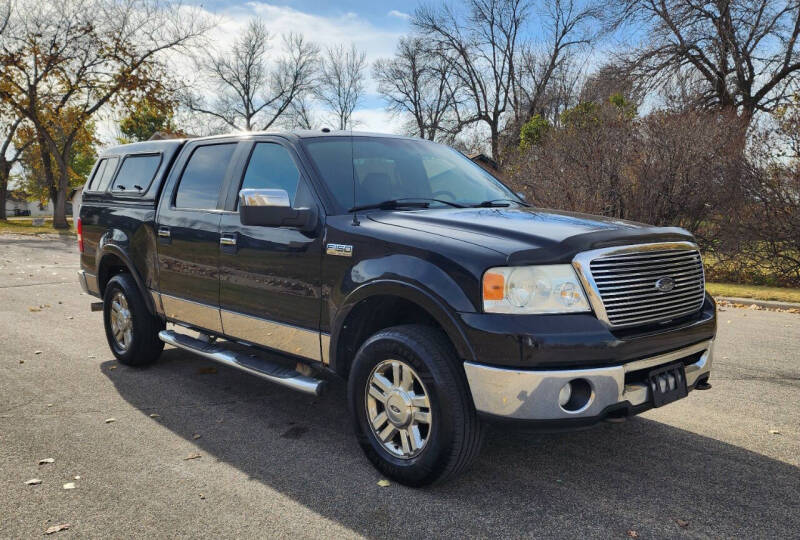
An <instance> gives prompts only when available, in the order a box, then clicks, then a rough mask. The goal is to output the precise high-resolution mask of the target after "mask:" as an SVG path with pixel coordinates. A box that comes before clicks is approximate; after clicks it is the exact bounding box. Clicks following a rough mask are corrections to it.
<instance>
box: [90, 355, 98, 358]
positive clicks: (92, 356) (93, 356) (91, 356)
mask: <svg viewBox="0 0 800 540" xmlns="http://www.w3.org/2000/svg"><path fill="white" fill-rule="evenodd" d="M89 358H97V357H96V356H95V355H93V354H90V355H89Z"/></svg>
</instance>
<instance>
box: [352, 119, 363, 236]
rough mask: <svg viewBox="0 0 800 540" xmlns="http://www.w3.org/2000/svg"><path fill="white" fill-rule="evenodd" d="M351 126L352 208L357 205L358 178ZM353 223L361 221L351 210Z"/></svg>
mask: <svg viewBox="0 0 800 540" xmlns="http://www.w3.org/2000/svg"><path fill="white" fill-rule="evenodd" d="M353 146H354V144H353V126H352V125H351V126H350V165H351V167H352V168H353V208H355V207H356V206H358V199H357V198H356V183H357V182H358V179H357V178H356V156H355V151H354V150H353ZM353 225H354V226H356V227H358V226H359V225H361V222H360V221H358V212H357V211H356V210H353Z"/></svg>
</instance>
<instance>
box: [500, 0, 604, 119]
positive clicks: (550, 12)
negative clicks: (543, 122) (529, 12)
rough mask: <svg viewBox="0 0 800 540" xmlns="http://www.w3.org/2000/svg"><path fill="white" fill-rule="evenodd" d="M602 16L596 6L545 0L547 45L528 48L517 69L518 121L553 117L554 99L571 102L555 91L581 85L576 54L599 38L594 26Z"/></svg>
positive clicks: (528, 46)
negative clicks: (536, 115)
mask: <svg viewBox="0 0 800 540" xmlns="http://www.w3.org/2000/svg"><path fill="white" fill-rule="evenodd" d="M599 14H600V10H599V8H598V7H597V6H595V5H592V4H588V5H587V4H584V3H578V2H576V1H575V0H545V2H544V5H543V9H542V13H541V17H540V20H541V21H542V28H543V29H544V30H545V35H546V38H545V41H544V43H542V44H538V45H532V44H526V45H525V46H524V47H523V48H522V50H521V54H520V60H519V62H518V66H517V68H518V74H517V80H516V85H515V87H514V88H515V90H516V92H515V96H514V98H515V112H516V117H517V118H516V119H517V120H518V121H521V122H525V121H526V120H528V119H529V118H531V117H532V116H533V115H535V114H540V115H542V116H544V117H548V116H552V115H551V114H548V113H549V112H550V111H552V110H553V106H552V105H553V103H552V101H553V98H554V97H555V99H556V100H557V101H558V102H564V101H569V99H568V98H566V99H565V97H564V96H561V95H559V92H557V91H554V90H559V89H561V90H566V89H572V88H574V86H575V85H576V84H577V79H578V77H577V76H576V75H577V74H576V73H575V71H576V70H575V69H574V64H575V61H574V60H573V58H572V53H573V51H574V50H575V49H578V48H580V47H585V46H588V45H589V44H591V42H592V40H593V39H594V38H595V37H596V36H595V34H596V32H595V31H594V30H593V29H592V26H591V23H592V22H594V21H595V20H596V19H597V18H598V16H599ZM552 83H555V84H552ZM553 86H556V87H560V88H556V89H554V88H552V87H553ZM560 108H561V107H560V104H559V105H556V107H555V110H556V111H558V110H559V109H560Z"/></svg>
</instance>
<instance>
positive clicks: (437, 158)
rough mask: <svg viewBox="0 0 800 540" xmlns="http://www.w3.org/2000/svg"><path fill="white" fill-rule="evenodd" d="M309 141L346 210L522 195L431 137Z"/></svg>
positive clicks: (468, 202)
mask: <svg viewBox="0 0 800 540" xmlns="http://www.w3.org/2000/svg"><path fill="white" fill-rule="evenodd" d="M303 145H304V146H305V148H306V150H307V152H308V154H309V155H310V157H311V159H312V161H313V162H314V165H316V167H317V170H318V171H319V173H320V175H321V176H322V178H323V180H324V181H325V182H326V184H327V185H328V188H329V189H330V191H331V192H332V193H333V196H334V197H335V198H336V201H337V203H338V204H339V205H340V207H341V208H343V209H345V210H348V209H350V208H352V207H354V206H365V205H371V204H378V203H381V202H384V201H390V200H420V201H426V202H430V205H431V207H433V206H446V203H444V202H437V201H434V200H433V199H439V200H440V201H447V202H450V203H455V204H457V205H462V206H472V205H477V204H480V203H482V202H484V201H495V200H505V201H507V202H508V201H518V200H519V198H518V197H517V196H516V195H515V194H514V193H513V192H512V191H511V190H509V189H508V188H507V187H505V186H504V185H503V184H502V183H501V182H500V181H499V180H497V179H496V178H494V177H493V176H491V175H490V174H489V173H487V172H486V171H484V170H483V169H481V168H480V167H479V166H478V165H476V164H475V163H473V162H472V161H471V160H469V159H468V158H466V157H465V156H464V155H462V154H461V153H459V152H457V151H455V150H453V149H452V148H448V147H447V146H443V145H440V144H436V143H432V142H429V141H422V140H411V139H395V138H389V137H320V138H314V139H306V140H304V141H303ZM354 175H355V179H356V182H355V185H354V182H353V178H354Z"/></svg>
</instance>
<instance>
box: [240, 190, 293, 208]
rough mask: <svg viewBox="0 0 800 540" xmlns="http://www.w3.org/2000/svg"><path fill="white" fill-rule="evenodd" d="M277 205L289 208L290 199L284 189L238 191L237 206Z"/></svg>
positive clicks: (290, 204)
mask: <svg viewBox="0 0 800 540" xmlns="http://www.w3.org/2000/svg"><path fill="white" fill-rule="evenodd" d="M254 206H279V207H283V208H290V207H291V206H292V201H290V200H289V194H288V193H287V192H286V190H285V189H243V190H241V191H240V192H239V208H245V207H247V208H251V207H254Z"/></svg>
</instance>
